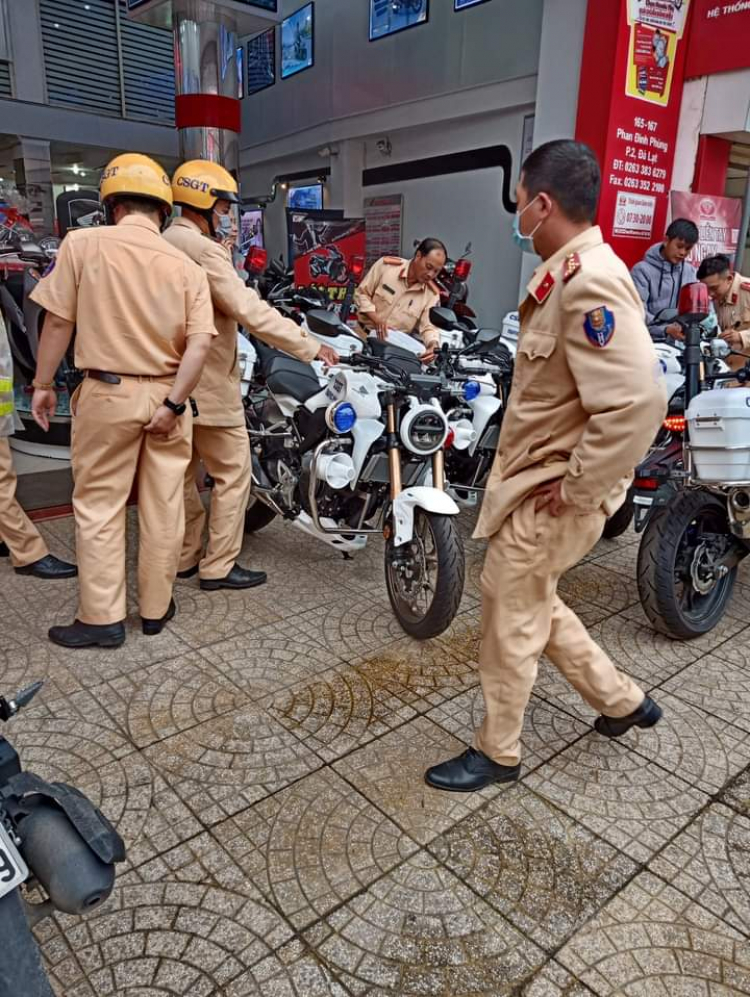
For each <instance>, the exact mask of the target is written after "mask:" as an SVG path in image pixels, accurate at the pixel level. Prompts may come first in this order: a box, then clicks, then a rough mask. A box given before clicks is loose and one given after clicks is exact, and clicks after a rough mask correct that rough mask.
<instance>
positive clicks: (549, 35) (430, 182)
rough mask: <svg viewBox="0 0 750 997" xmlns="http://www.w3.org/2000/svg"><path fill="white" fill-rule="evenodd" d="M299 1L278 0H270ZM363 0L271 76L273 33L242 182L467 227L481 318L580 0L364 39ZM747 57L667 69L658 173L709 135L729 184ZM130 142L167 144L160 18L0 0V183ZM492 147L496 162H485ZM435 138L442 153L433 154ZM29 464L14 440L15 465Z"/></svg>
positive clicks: (454, 230) (509, 267)
mask: <svg viewBox="0 0 750 997" xmlns="http://www.w3.org/2000/svg"><path fill="white" fill-rule="evenodd" d="M300 5H301V0H281V2H280V4H279V7H280V13H281V14H282V15H283V16H286V15H288V14H290V13H292V12H294V11H295V10H297V9H298V8H299V7H300ZM368 8H369V4H368V2H367V0H361V2H360V0H317V2H316V4H315V26H314V31H315V38H314V64H313V66H312V67H311V68H310V69H307V70H305V71H304V72H301V73H299V74H297V75H295V76H293V77H291V78H289V79H286V80H282V79H280V78H279V74H278V52H277V77H276V82H275V84H274V85H273V86H271V87H269V88H268V89H266V90H263V91H262V92H260V93H257V94H254V95H253V96H251V97H246V98H244V99H243V100H242V134H241V139H240V179H241V183H242V190H243V194H244V195H245V196H246V197H251V196H253V195H267V194H268V193H269V192H270V190H271V188H272V185H273V183H274V180H277V181H279V182H281V183H284V182H285V183H286V184H288V185H290V184H291V185H293V184H295V183H299V184H304V183H310V182H315V181H316V180H317V179H318V178H319V177H323V179H324V192H325V193H324V204H325V206H326V207H330V208H335V209H342V210H343V211H344V212H345V213H346V214H347V215H349V216H357V215H361V213H362V204H363V199H364V198H367V197H373V196H377V195H380V194H400V195H402V196H403V199H404V200H403V229H402V251H403V254H404V255H405V256H408V255H410V253H411V249H412V246H413V243H414V241H415V240H417V239H420V238H422V237H424V236H426V235H436V236H438V237H441V238H443V239H444V240H445V241H446V242H447V243H448V247H449V250H450V252H451V254H452V255H456V256H457V255H460V254H461V252H462V251H463V249H464V247H465V246H466V244H467V243H469V242H471V244H472V260H473V264H474V269H473V271H472V275H471V281H470V302H471V304H472V306H473V307H474V308H475V310H476V311H477V313H478V314H479V315H480V316H481V319H482V321H483V323H484V324H486V325H488V326H496V327H497V326H499V325H500V324H501V322H502V320H503V317H504V316H505V315H506V313H507V312H508V311H511V310H513V309H514V308H515V307H516V305H517V302H518V298H519V293H520V291H521V288H522V287H523V284H524V282H525V280H526V279H527V278H528V275H529V273H530V271H531V269H533V266H534V264H535V262H536V261H535V260H534V259H533V258H531V257H523V258H522V257H521V256H520V255H519V253H518V250H517V249H516V247H515V246H514V244H513V242H512V240H511V221H512V204H510V205H509V204H508V203H507V199H506V203H503V198H502V196H501V191H502V189H503V186H504V185H505V187H506V191H509V192H510V198H511V199H512V197H513V187H514V184H515V181H516V179H517V177H518V171H519V168H520V163H521V161H522V158H523V154H524V149H525V148H526V149H529V148H530V147H531V142H532V141H533V143H534V144H539V143H541V142H543V141H546V140H548V139H551V138H555V137H561V136H569V135H572V134H573V133H574V131H575V121H576V107H577V103H578V81H579V78H580V72H581V58H582V51H583V39H584V26H585V20H586V10H587V0H565V3H561V2H560V0H524V2H523V3H518V2H516V0H490V2H487V3H483V4H479V5H477V6H476V7H473V8H469V9H467V10H466V11H463V12H460V13H455V12H454V11H453V9H452V8H453V4H452V3H451V2H449V0H432V3H431V5H430V16H429V20H428V22H427V23H426V24H424V25H420V26H418V27H415V28H411V29H409V30H406V31H403V32H400V33H398V34H395V35H392V36H389V37H385V38H382V39H379V40H377V41H374V42H370V41H369V40H368ZM246 42H247V39H242V44H243V46H246ZM748 52H750V49H748ZM747 62H748V68H745V69H740V70H736V71H734V72H721V73H717V74H715V75H712V76H708V77H703V78H701V79H696V80H689V81H688V82H687V83H686V85H685V91H684V95H683V101H682V115H681V123H680V135H679V139H678V146H677V152H676V159H675V166H674V177H673V184H672V186H673V187H674V188H675V189H689V188H690V186H691V184H692V182H693V177H694V173H695V166H696V157H697V155H698V146H699V142H700V137H701V135H711V136H715V137H718V138H721V139H722V140H724V141H726V142H727V143H728V146H727V147H728V149H729V153H728V169H727V171H726V180H725V187H724V190H723V191H718V190H717V191H715V193H725V194H726V195H727V196H731V197H739V198H741V197H743V196H744V193H745V190H746V187H747V180H748V172H749V171H750V54H749V55H748V58H747ZM105 136H106V142H105V141H104V138H105ZM132 149H138V150H141V151H143V152H145V153H147V154H150V155H153V156H154V157H155V158H157V159H159V160H160V161H161V162H162V163H163V164H164V166H165V167H166V168H167V169H172V168H173V167H174V166H176V165H177V162H178V155H179V150H178V140H177V134H176V131H175V129H174V66H173V50H172V43H171V34H170V32H168V31H166V30H163V29H159V28H156V27H152V26H150V25H146V24H141V23H137V22H134V21H133V20H132V19H130V18H129V17H128V15H127V12H126V4H125V0H0V178H2V179H0V185H2V184H10V185H12V184H15V183H16V182H17V180H18V179H19V177H23V176H25V177H26V179H27V180H29V179H34V180H36V181H37V182H39V181H40V178H42V177H45V176H46V180H43V181H41V182H46V183H48V184H49V190H50V197H49V201H50V203H52V196H53V195H56V194H57V193H58V192H59V191H60V190H63V189H70V188H75V186H76V185H78V186H81V187H83V186H96V182H97V179H98V171H99V170H100V169H101V167H102V166H103V165H104V164H105V163H106V162H107V161H108V159H109V158H111V156H112V155H114V154H116V153H117V152H120V151H125V150H132ZM503 150H504V151H503ZM456 154H460V161H459V162H458V164H457V165H456V160H455V157H456ZM506 155H507V161H508V162H509V163H510V166H509V167H508V168H507V169H505V168H503V167H501V166H499V165H497V162H498V157H502V156H506ZM448 156H450V157H452V159H451V160H450V162H451V164H452V165H451V170H453V169H456V170H457V172H443V173H441V172H440V167H439V164H440V162H441V161H442V160H444V159H445V157H448ZM445 161H446V162H448V160H445ZM436 163H437V164H438V166H436ZM285 196H286V194H285V191H284V190H283V189H282V188H281V187H280V188H279V192H278V194H277V196H276V199H275V200H274V201H273V202H272V203H270V204H269V205H268V207H267V209H266V212H265V226H264V229H265V243H266V248H267V249H268V251H269V254H271V255H275V256H278V255H279V254H283V255H284V256H286V252H287V234H286V214H285V208H286V204H285ZM655 235H656V236H657V237H658V233H655ZM644 249H645V246H644ZM742 266H744V267H745V272H747V270H748V268H749V267H750V255H746V256H745V261H744V262H743V263H742V264H740V268H741V267H742ZM39 466H40V465H39V462H38V459H36V458H33V457H30V458H29V464H28V466H27V465H25V464H24V463H23V461H21V463H20V466H19V469H20V470H21V471H22V472H23V471H24V470H29V469H31V470H34V471H36V470H38V469H39Z"/></svg>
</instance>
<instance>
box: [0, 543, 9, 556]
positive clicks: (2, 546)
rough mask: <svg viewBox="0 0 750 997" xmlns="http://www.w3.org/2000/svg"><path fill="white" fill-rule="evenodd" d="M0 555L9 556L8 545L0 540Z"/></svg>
mask: <svg viewBox="0 0 750 997" xmlns="http://www.w3.org/2000/svg"><path fill="white" fill-rule="evenodd" d="M0 557H10V551H9V550H8V545H7V544H6V543H3V541H2V540H0Z"/></svg>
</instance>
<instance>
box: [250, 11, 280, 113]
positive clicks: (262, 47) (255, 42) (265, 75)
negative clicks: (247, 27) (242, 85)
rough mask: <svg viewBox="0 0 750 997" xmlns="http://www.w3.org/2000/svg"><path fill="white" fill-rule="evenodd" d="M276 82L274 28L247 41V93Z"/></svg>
mask: <svg viewBox="0 0 750 997" xmlns="http://www.w3.org/2000/svg"><path fill="white" fill-rule="evenodd" d="M275 82H276V45H275V32H274V29H273V28H269V29H268V31H263V32H262V33H261V34H259V35H256V36H255V38H251V39H250V41H249V42H248V43H247V95H248V97H249V96H250V95H251V94H254V93H259V92H260V91H261V90H265V89H266V87H270V86H273V84H274V83H275Z"/></svg>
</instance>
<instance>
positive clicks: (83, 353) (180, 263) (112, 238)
mask: <svg viewBox="0 0 750 997" xmlns="http://www.w3.org/2000/svg"><path fill="white" fill-rule="evenodd" d="M31 298H32V300H33V301H36V302H37V304H39V305H41V306H42V307H43V308H45V309H46V310H47V311H49V312H52V313H53V314H54V315H57V316H59V317H60V318H63V319H67V321H69V322H75V323H76V340H75V362H76V366H77V367H79V368H80V369H81V370H103V371H108V372H109V373H111V374H133V375H141V376H151V377H166V376H169V375H171V374H176V373H177V368H178V367H179V366H180V361H181V360H182V355H183V353H184V352H185V344H186V341H187V337H188V336H193V335H198V334H200V333H202V334H204V335H210V336H215V335H216V330H215V329H214V324H213V311H212V309H211V296H210V294H209V290H208V281H207V280H206V276H205V274H204V273H203V272H202V271H201V269H200V268H199V267H197V266H196V265H195V264H194V263H192V262H191V261H190V260H188V259H186V258H185V256H183V254H182V253H180V252H179V251H178V250H176V249H174V248H173V247H172V246H170V245H169V244H168V243H167V242H165V241H164V239H163V238H162V237H161V235H160V234H159V229H158V227H157V226H156V225H155V224H154V222H152V221H151V220H150V219H149V218H146V216H145V215H137V214H133V215H127V216H126V217H125V218H123V220H122V221H121V222H120V224H119V225H106V226H102V227H101V228H89V229H79V230H77V231H74V232H69V233H68V235H67V236H66V237H65V238H64V239H63V241H62V244H61V246H60V252H59V253H58V255H57V260H56V262H55V266H54V269H53V270H52V271H51V272H50V273H49V274H48V275H47V276H46V277H44V278H43V279H42V280H40V281H39V283H38V284H37V286H36V288H35V289H34V291H33V293H32V295H31Z"/></svg>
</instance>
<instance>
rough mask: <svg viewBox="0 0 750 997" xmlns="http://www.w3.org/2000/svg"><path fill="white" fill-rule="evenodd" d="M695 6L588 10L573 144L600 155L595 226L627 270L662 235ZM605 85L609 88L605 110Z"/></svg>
mask: <svg viewBox="0 0 750 997" xmlns="http://www.w3.org/2000/svg"><path fill="white" fill-rule="evenodd" d="M692 2H693V0H620V2H619V10H618V11H617V12H613V7H612V6H611V5H607V10H606V11H605V10H604V6H600V5H596V4H594V5H591V4H590V5H589V16H588V20H587V27H586V36H585V41H584V62H583V68H582V73H581V95H580V97H579V107H578V122H577V126H576V136H577V137H578V138H580V139H581V140H582V141H584V142H588V143H589V144H590V145H592V146H593V147H594V149H596V150H597V152H598V154H599V158H600V162H601V167H602V195H601V199H600V203H599V214H598V222H599V224H600V225H601V228H602V231H603V233H604V238H605V239H606V240H607V241H608V242H611V243H612V246H613V248H614V249H615V251H616V252H617V253H618V255H619V256H621V257H622V258H623V259H624V260H625V262H626V263H627V264H628V265H629V266H632V265H633V264H634V263H636V262H637V261H638V260H639V259H640V258H641V257H642V256H643V253H644V251H645V249H646V247H647V245H648V244H649V242H655V241H656V240H657V239H660V238H661V237H662V236H663V234H664V229H665V225H666V219H667V210H668V207H669V189H670V183H671V179H672V167H673V163H674V150H675V143H676V139H677V126H678V122H679V116H680V104H681V100H682V89H683V82H684V69H685V56H686V52H685V48H686V41H685V38H684V36H685V28H686V25H687V18H688V13H689V10H690V5H691V3H692ZM602 18H605V19H608V20H604V21H603V20H602ZM613 29H614V30H613ZM605 32H606V35H604V33H605ZM603 36H605V37H606V38H607V42H606V43H604V44H603V43H602V38H603ZM601 78H605V79H607V78H609V80H611V83H610V84H609V86H610V88H611V89H610V93H609V100H608V103H606V102H605V104H604V106H603V105H602V93H601V88H598V87H596V86H595V81H596V80H598V79H601ZM605 100H606V95H605Z"/></svg>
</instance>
